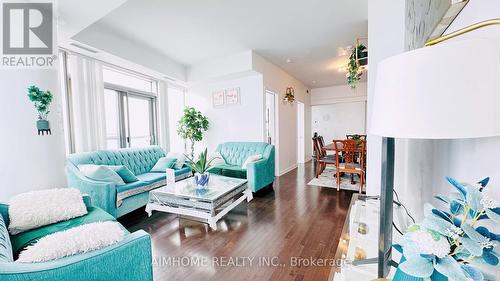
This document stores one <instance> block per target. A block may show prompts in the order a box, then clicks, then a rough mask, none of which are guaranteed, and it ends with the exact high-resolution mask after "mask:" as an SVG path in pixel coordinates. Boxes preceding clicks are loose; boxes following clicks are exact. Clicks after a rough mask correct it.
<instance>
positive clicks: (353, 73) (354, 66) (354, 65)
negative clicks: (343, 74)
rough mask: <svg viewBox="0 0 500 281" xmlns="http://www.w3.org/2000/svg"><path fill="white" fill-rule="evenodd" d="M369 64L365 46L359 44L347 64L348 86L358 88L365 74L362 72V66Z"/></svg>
mask: <svg viewBox="0 0 500 281" xmlns="http://www.w3.org/2000/svg"><path fill="white" fill-rule="evenodd" d="M367 64H368V51H367V48H366V46H365V45H363V44H358V45H356V47H355V48H353V49H352V52H351V55H350V56H349V63H348V64H347V84H349V86H351V88H352V89H355V88H356V85H357V83H358V81H359V79H361V75H363V73H362V72H361V70H360V66H365V65H367Z"/></svg>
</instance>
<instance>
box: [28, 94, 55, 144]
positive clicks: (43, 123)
mask: <svg viewBox="0 0 500 281" xmlns="http://www.w3.org/2000/svg"><path fill="white" fill-rule="evenodd" d="M53 97H54V96H53V95H52V93H51V92H50V91H48V90H47V91H42V90H40V88H38V87H37V86H30V87H29V88H28V98H29V99H30V101H32V102H33V103H34V105H35V109H36V111H37V112H38V121H37V122H36V127H37V129H38V134H39V135H40V133H41V134H42V135H44V134H45V133H47V134H51V131H50V126H49V120H48V117H49V113H50V110H49V108H50V104H51V103H52V99H53Z"/></svg>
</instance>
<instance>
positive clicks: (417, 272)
mask: <svg viewBox="0 0 500 281" xmlns="http://www.w3.org/2000/svg"><path fill="white" fill-rule="evenodd" d="M447 180H448V182H449V183H450V184H451V185H452V186H453V187H455V188H456V190H457V191H456V192H454V193H452V194H450V195H448V196H443V195H439V196H436V197H435V198H436V199H438V200H439V201H440V202H441V203H444V206H446V208H445V209H439V208H435V207H433V206H432V205H430V204H426V205H425V207H424V215H425V218H424V220H423V221H422V222H421V223H419V224H414V225H411V226H410V227H409V228H408V230H407V232H406V233H405V234H404V235H403V238H402V239H401V242H400V245H396V246H395V248H396V249H397V250H398V251H400V252H402V253H403V259H402V262H401V263H400V264H399V266H398V270H397V272H396V275H395V276H394V280H416V281H418V280H422V281H424V280H433V281H437V280H439V281H440V280H450V281H451V280H454V281H461V280H463V281H467V280H474V281H476V280H477V281H479V280H490V279H487V278H486V276H484V273H483V271H482V269H486V268H487V267H490V268H491V269H493V271H494V270H495V268H498V262H499V257H498V252H497V251H496V250H495V248H496V247H497V245H498V241H499V240H500V236H499V235H498V234H497V233H494V232H495V231H494V232H491V231H490V229H489V228H488V227H492V229H493V230H495V229H498V226H499V223H500V206H499V205H498V203H497V201H496V200H494V199H493V198H491V197H488V196H487V195H486V194H484V193H483V191H484V189H485V188H486V185H487V184H488V181H489V178H485V179H483V180H482V181H480V182H478V183H476V184H462V183H459V182H458V181H456V180H455V179H453V178H451V177H448V178H447ZM486 226H488V227H486ZM478 265H480V266H478ZM496 270H497V269H496Z"/></svg>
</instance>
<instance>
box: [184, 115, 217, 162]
mask: <svg viewBox="0 0 500 281" xmlns="http://www.w3.org/2000/svg"><path fill="white" fill-rule="evenodd" d="M208 125H209V123H208V118H207V117H205V116H204V115H203V114H201V112H200V111H198V110H196V109H195V108H193V107H186V108H184V115H183V116H182V118H181V119H180V120H179V123H178V124H177V133H178V134H179V136H180V137H181V138H183V139H189V140H190V141H191V158H194V144H195V142H197V141H201V140H202V139H203V132H205V131H206V130H208Z"/></svg>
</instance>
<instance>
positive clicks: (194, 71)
mask: <svg viewBox="0 0 500 281" xmlns="http://www.w3.org/2000/svg"><path fill="white" fill-rule="evenodd" d="M250 70H252V51H245V52H241V53H238V54H233V55H230V56H227V57H223V58H217V59H213V60H209V61H206V62H202V63H199V64H196V65H194V66H190V67H189V68H188V69H187V78H188V81H189V82H191V83H196V82H200V81H206V80H209V79H214V78H220V77H223V76H227V75H232V74H235V73H240V72H245V71H250Z"/></svg>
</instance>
